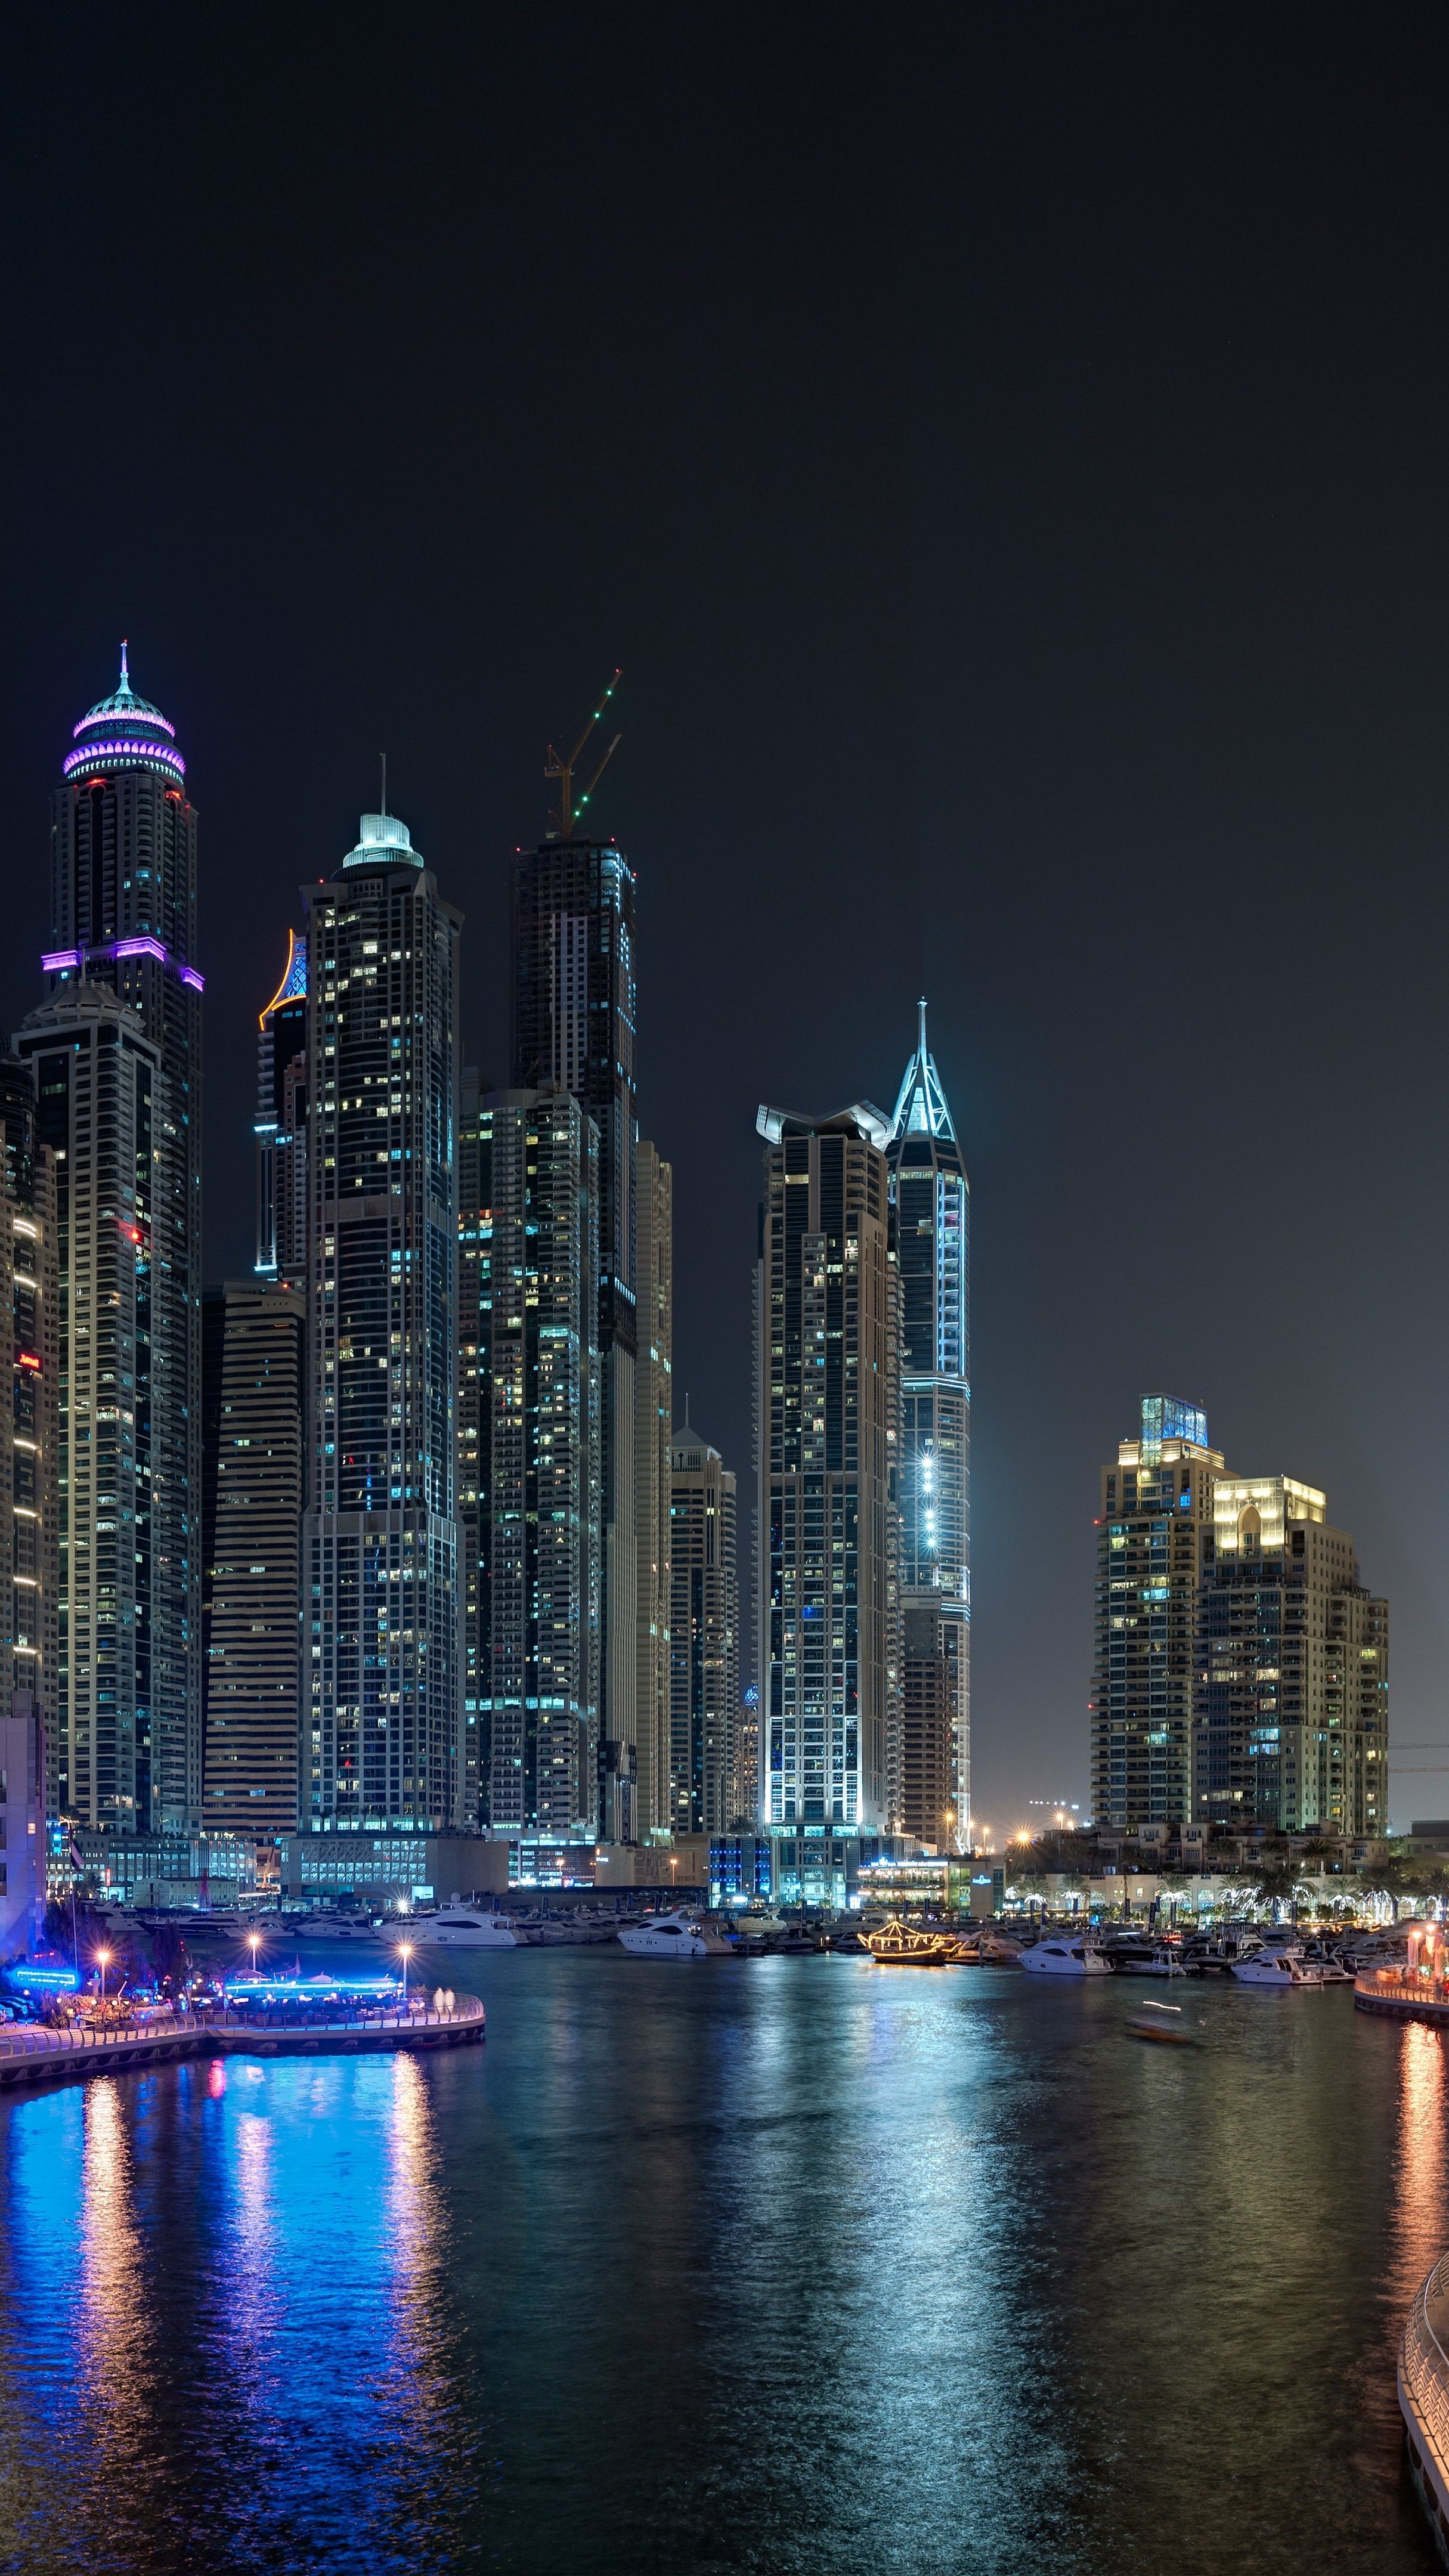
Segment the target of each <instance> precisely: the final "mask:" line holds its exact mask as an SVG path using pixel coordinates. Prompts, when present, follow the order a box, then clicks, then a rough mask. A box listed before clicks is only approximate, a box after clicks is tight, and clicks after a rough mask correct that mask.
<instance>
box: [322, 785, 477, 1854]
mask: <svg viewBox="0 0 1449 2576" xmlns="http://www.w3.org/2000/svg"><path fill="white" fill-rule="evenodd" d="M302 893H303V901H304V903H305V904H306V907H307V915H308V920H307V956H308V967H309V976H308V981H309V987H310V989H309V992H308V1011H307V1058H308V1063H307V1101H308V1113H307V1119H308V1173H307V1195H308V1217H307V1367H306V1376H307V1415H308V1419H307V1432H308V1462H307V1511H306V1515H305V1519H304V1522H303V1549H302V1585H303V1659H304V1675H305V1679H304V1684H303V1716H302V1724H303V1730H304V1742H303V1763H302V1798H301V1804H302V1811H303V1815H304V1817H309V1818H310V1819H311V1820H313V1821H314V1822H316V1823H317V1824H318V1825H319V1826H329V1827H334V1826H348V1825H367V1824H373V1823H376V1824H389V1823H402V1824H408V1823H411V1824H412V1825H414V1826H420V1825H433V1826H441V1825H444V1824H450V1823H452V1822H453V1821H454V1820H455V1819H456V1817H457V1816H458V1813H459V1810H460V1806H461V1800H462V1765H463V1748H462V1690H461V1666H460V1653H459V1649H460V1596H459V1591H458V1562H457V1560H458V1536H457V1521H456V1518H455V1515H454V1464H453V1442H454V1403H455V1389H454V1365H455V1357H456V1348H457V1316H456V1292H455V1274H456V1265H457V1236H458V1189H457V1162H456V1125H457V1109H458V1075H459V1065H458V1053H457V1030H458V939H459V932H460V928H461V923H462V916H461V914H460V913H458V912H457V911H455V910H454V908H453V906H452V905H451V904H449V903H445V902H444V901H443V900H442V898H441V897H440V895H439V893H438V888H437V882H436V879H435V878H434V876H433V874H432V871H431V870H430V869H429V868H428V867H427V866H426V865H425V863H424V861H423V859H422V858H421V857H420V856H419V854H418V852H417V851H416V850H415V849H414V848H413V846H412V842H411V840H410V838H409V835H408V830H407V826H406V825H405V824H403V823H400V822H399V821H398V820H397V818H396V817H395V816H394V815H391V814H364V815H363V817H362V827H361V834H360V837H359V840H358V843H357V847H356V848H355V849H353V850H351V851H349V853H348V855H347V857H346V858H345V859H344V860H343V862H342V865H341V866H340V867H339V868H338V869H337V870H336V872H335V874H334V875H333V876H332V877H330V878H329V879H328V880H327V882H326V883H325V884H323V885H313V886H306V887H304V888H303V890H302Z"/></svg>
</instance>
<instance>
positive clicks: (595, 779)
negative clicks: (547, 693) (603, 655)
mask: <svg viewBox="0 0 1449 2576" xmlns="http://www.w3.org/2000/svg"><path fill="white" fill-rule="evenodd" d="M623 676H624V675H623V673H622V671H616V672H615V673H614V676H613V678H612V679H611V681H610V682H609V685H608V687H607V688H606V689H605V691H604V693H603V696H602V697H601V699H600V701H599V703H598V705H597V706H596V707H595V709H594V712H593V714H592V715H591V716H590V718H589V721H588V723H587V724H586V725H585V727H584V729H583V732H582V733H581V734H580V736H579V738H578V741H577V742H576V743H575V744H574V747H573V750H572V751H568V752H563V751H555V749H554V747H553V744H552V743H550V744H549V747H548V758H547V759H546V761H545V762H544V765H543V774H544V776H545V778H556V779H557V780H558V783H559V787H558V805H557V808H556V809H555V810H554V811H553V812H551V813H550V815H549V818H548V829H549V838H550V839H551V840H552V839H554V838H557V839H558V840H561V841H571V840H572V839H573V836H574V826H575V824H576V823H577V822H578V819H579V816H580V815H581V814H582V812H583V810H584V807H585V806H586V805H587V803H588V801H589V798H590V797H591V796H592V794H593V792H594V789H595V788H596V787H597V786H598V783H599V781H600V779H601V778H602V777H603V774H604V772H605V770H606V769H607V768H608V766H609V763H610V761H611V760H612V759H613V757H614V754H615V752H616V751H617V750H618V748H619V745H620V743H621V742H622V741H623V739H624V737H623V735H622V734H620V733H616V734H615V736H614V739H613V741H612V742H611V743H610V745H609V748H608V750H607V751H606V752H605V754H604V757H603V759H602V760H601V761H600V762H599V765H598V767H597V769H595V770H594V772H593V774H592V776H591V777H590V779H589V783H588V785H587V787H585V788H584V789H582V791H581V792H580V794H579V795H578V796H575V794H574V773H575V771H576V770H577V768H578V765H579V762H580V760H581V759H582V758H583V753H584V746H585V744H586V743H587V741H588V739H589V736H590V734H591V733H592V732H593V730H594V727H595V725H596V724H602V722H603V720H604V709H605V707H606V706H607V705H608V703H609V700H610V699H611V697H612V696H613V694H614V691H615V690H616V689H617V687H618V685H619V682H620V680H621V679H622V678H623Z"/></svg>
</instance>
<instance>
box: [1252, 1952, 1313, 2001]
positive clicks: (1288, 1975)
mask: <svg viewBox="0 0 1449 2576" xmlns="http://www.w3.org/2000/svg"><path fill="white" fill-rule="evenodd" d="M1230 1974H1231V1975H1232V1976H1234V1977H1236V1978H1237V1981H1238V1983H1239V1985H1240V1986H1255V1987H1258V1988H1259V1989H1264V1990H1268V1991H1270V1992H1272V1993H1275V1994H1288V1993H1289V1992H1291V1990H1292V1989H1293V1988H1294V1987H1297V1986H1313V1985H1317V1983H1318V1979H1317V1978H1316V1977H1312V1976H1309V1975H1307V1974H1306V1973H1305V1970H1304V1967H1303V1963H1302V1961H1301V1959H1296V1958H1294V1957H1293V1955H1292V1953H1291V1952H1290V1951H1288V1950H1267V1949H1264V1950H1255V1951H1254V1953H1253V1955H1252V1957H1251V1958H1250V1959H1239V1960H1237V1961H1236V1962H1235V1964H1234V1966H1233V1968H1232V1969H1231V1970H1230Z"/></svg>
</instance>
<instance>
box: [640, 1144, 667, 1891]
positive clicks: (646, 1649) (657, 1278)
mask: <svg viewBox="0 0 1449 2576" xmlns="http://www.w3.org/2000/svg"><path fill="white" fill-rule="evenodd" d="M638 1195H639V1223H638V1243H639V1256H638V1278H639V1353H638V1364H637V1368H636V1372H635V1379H634V1391H635V1434H634V1490H635V1498H636V1504H637V1519H638V1530H639V1546H638V1559H637V1574H638V1635H639V1665H638V1684H637V1690H638V1697H637V1703H636V1704H637V1710H638V1721H637V1722H638V1750H639V1763H638V1780H637V1790H636V1805H635V1829H636V1832H637V1834H638V1837H639V1840H640V1841H641V1842H643V1841H644V1840H645V1839H646V1838H647V1837H648V1836H649V1835H651V1834H653V1835H655V1836H659V1835H662V1834H664V1833H667V1832H668V1831H669V1829H670V1821H671V1810H670V1793H669V1779H670V1755H669V1722H670V1721H669V1687H670V1685H669V1616H670V1611H669V1602H670V1591H669V1533H670V1518H669V1442H670V1425H671V1423H672V1421H673V1418H674V1361H673V1334H674V1213H673V1211H674V1175H673V1173H672V1171H671V1169H670V1167H669V1165H668V1164H667V1163H665V1162H662V1161H661V1160H660V1157H659V1155H658V1153H657V1152H656V1150H655V1148H654V1147H653V1146H652V1145H651V1144H650V1143H649V1142H648V1141H647V1139H644V1140H642V1141H641V1143H640V1146H639V1193H638Z"/></svg>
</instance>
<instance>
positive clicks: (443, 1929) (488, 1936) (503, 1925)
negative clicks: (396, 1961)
mask: <svg viewBox="0 0 1449 2576" xmlns="http://www.w3.org/2000/svg"><path fill="white" fill-rule="evenodd" d="M418 1928H419V1932H420V1933H421V1936H422V1938H423V1940H424V1941H435V1942H436V1943H437V1945H438V1948H439V1949H440V1950H516V1949H517V1948H518V1938H517V1935H516V1933H515V1932H514V1929H513V1926H512V1924H511V1923H510V1922H509V1920H508V1918H507V1916H506V1915H504V1914H485V1913H484V1912H483V1910H482V1908H481V1907H480V1906H476V1905H444V1906H440V1907H439V1909H438V1912H437V1913H436V1914H433V1915H430V1916H429V1917H428V1921H427V1924H426V1926H425V1927H424V1926H423V1925H421V1924H420V1925H419V1927H418Z"/></svg>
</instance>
